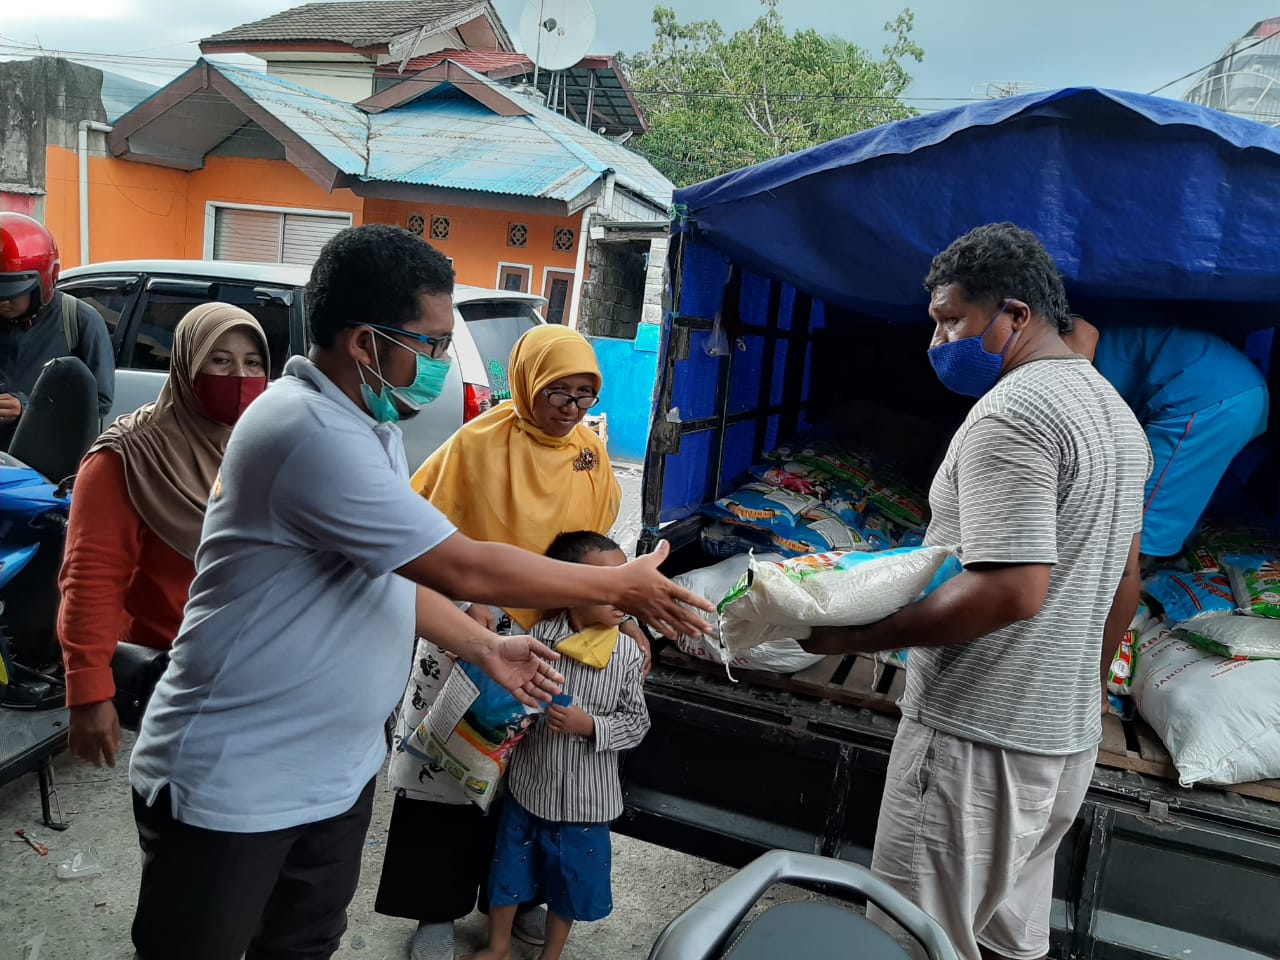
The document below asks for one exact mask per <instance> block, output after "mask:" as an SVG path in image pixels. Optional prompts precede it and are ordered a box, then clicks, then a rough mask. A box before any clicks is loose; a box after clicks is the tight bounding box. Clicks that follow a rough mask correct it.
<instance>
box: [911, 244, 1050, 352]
mask: <svg viewBox="0 0 1280 960" xmlns="http://www.w3.org/2000/svg"><path fill="white" fill-rule="evenodd" d="M950 283H954V284H958V285H959V286H960V287H961V288H962V289H963V290H964V292H965V296H966V297H967V298H968V299H969V300H972V301H974V302H975V303H990V304H991V305H992V307H993V308H994V307H997V306H999V305H1000V304H1001V303H1002V302H1004V301H1005V300H1009V299H1015V300H1021V301H1022V302H1023V303H1025V304H1026V305H1027V306H1029V307H1030V308H1031V311H1032V312H1033V313H1035V314H1037V315H1039V316H1040V318H1041V319H1043V320H1045V321H1046V322H1047V323H1052V324H1053V325H1054V326H1055V327H1057V329H1058V330H1059V332H1062V333H1067V332H1069V331H1070V329H1071V326H1072V323H1071V313H1070V308H1069V307H1068V305H1067V292H1066V290H1065V289H1064V288H1063V286H1062V275H1061V274H1059V273H1058V267H1057V265H1056V264H1055V263H1054V262H1053V258H1052V257H1051V256H1049V251H1047V250H1046V249H1045V248H1044V245H1043V244H1042V243H1041V242H1040V241H1039V239H1037V237H1036V235H1035V234H1034V233H1032V232H1031V231H1029V230H1023V229H1022V228H1021V227H1018V226H1015V225H1014V224H1012V223H989V224H987V225H986V226H984V227H977V228H975V229H973V230H970V231H969V232H968V233H966V234H965V235H964V236H963V237H961V238H960V239H958V240H956V241H954V242H953V243H952V244H951V246H949V247H947V249H945V250H943V251H942V252H941V253H940V254H938V255H937V256H936V257H934V258H933V263H932V264H930V266H929V275H928V276H926V277H925V278H924V286H925V289H926V290H928V291H929V293H931V294H932V293H933V291H934V290H935V289H937V288H938V287H942V286H946V285H947V284H950Z"/></svg>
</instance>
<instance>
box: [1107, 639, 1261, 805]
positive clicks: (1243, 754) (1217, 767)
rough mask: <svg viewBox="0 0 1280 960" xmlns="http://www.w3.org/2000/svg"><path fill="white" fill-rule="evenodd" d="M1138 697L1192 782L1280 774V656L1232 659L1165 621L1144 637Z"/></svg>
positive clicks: (1181, 775) (1181, 773) (1182, 777)
mask: <svg viewBox="0 0 1280 960" xmlns="http://www.w3.org/2000/svg"><path fill="white" fill-rule="evenodd" d="M1197 626H1199V621H1197ZM1133 696H1134V699H1135V700H1136V701H1137V704H1138V712H1139V713H1141V714H1142V716H1143V718H1144V719H1145V720H1146V721H1147V723H1149V724H1151V728H1152V729H1153V730H1155V732H1156V734H1157V735H1158V736H1159V737H1160V739H1161V740H1163V741H1164V745H1165V747H1166V748H1167V749H1168V751H1169V755H1170V756H1171V757H1172V758H1173V763H1174V766H1176V767H1177V768H1178V780H1179V782H1180V783H1181V784H1182V785H1183V786H1184V787H1189V786H1191V785H1192V784H1194V783H1201V782H1204V783H1220V784H1228V783H1249V782H1252V781H1254V780H1268V779H1272V778H1275V777H1280V660H1227V659H1225V658H1223V657H1219V656H1217V655H1216V654H1212V653H1208V652H1206V651H1204V650H1201V649H1200V648H1199V647H1197V646H1196V645H1195V644H1194V643H1192V642H1191V641H1189V640H1187V639H1186V638H1185V637H1183V636H1182V635H1181V634H1180V633H1179V632H1178V631H1176V630H1170V629H1166V628H1165V627H1164V626H1163V624H1159V623H1157V624H1156V625H1155V626H1154V627H1152V628H1151V629H1149V630H1148V631H1147V632H1146V633H1145V634H1143V636H1142V640H1141V641H1140V642H1139V644H1138V658H1137V668H1136V672H1135V674H1134V678H1133Z"/></svg>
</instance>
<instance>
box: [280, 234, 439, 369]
mask: <svg viewBox="0 0 1280 960" xmlns="http://www.w3.org/2000/svg"><path fill="white" fill-rule="evenodd" d="M422 293H426V294H438V293H448V294H452V293H453V267H452V266H450V265H449V260H448V258H447V257H446V256H445V255H444V254H443V253H441V252H440V251H439V250H437V249H436V248H435V247H433V246H431V244H429V243H427V242H426V241H424V240H422V239H421V238H420V237H415V236H414V235H413V234H412V233H410V232H409V231H408V230H403V229H401V228H400V227H393V226H390V225H388V224H383V223H371V224H366V225H364V226H362V227H348V228H347V229H346V230H343V231H342V232H341V233H339V234H336V235H335V236H334V237H333V238H332V239H330V240H329V242H328V243H326V244H325V245H324V248H323V249H322V250H321V251H320V256H319V258H318V259H317V260H316V264H315V266H314V267H312V269H311V279H310V280H309V281H308V282H307V289H306V295H305V296H306V311H307V329H308V330H309V331H310V332H311V342H312V343H314V344H316V345H317V346H319V347H321V348H328V347H332V346H333V344H334V337H335V336H336V335H337V333H338V331H339V330H341V329H342V328H343V327H351V326H356V325H358V324H361V323H382V324H386V325H388V326H392V327H403V326H404V325H405V324H406V323H412V322H413V321H414V319H415V318H416V317H417V316H418V295H419V294H422Z"/></svg>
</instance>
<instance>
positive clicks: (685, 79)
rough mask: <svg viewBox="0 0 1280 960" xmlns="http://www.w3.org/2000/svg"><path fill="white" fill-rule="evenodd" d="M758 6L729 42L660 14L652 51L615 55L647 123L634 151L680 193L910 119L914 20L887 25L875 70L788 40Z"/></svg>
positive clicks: (908, 16)
mask: <svg viewBox="0 0 1280 960" xmlns="http://www.w3.org/2000/svg"><path fill="white" fill-rule="evenodd" d="M761 4H762V5H763V6H764V8H765V10H764V13H763V14H762V15H761V17H760V18H759V19H758V20H756V22H755V23H753V24H752V25H751V26H750V27H747V28H746V29H745V30H739V31H738V32H737V33H735V34H733V35H732V36H726V35H725V32H724V30H723V29H722V28H721V26H720V24H719V23H717V22H716V21H714V20H700V21H694V22H691V23H680V22H679V21H678V20H677V19H676V13H675V11H674V10H672V9H671V8H669V7H662V6H659V7H657V8H655V9H654V11H653V23H654V27H655V28H656V31H655V32H656V36H655V37H654V41H653V46H652V48H651V49H649V50H648V51H646V52H642V53H636V54H631V55H627V54H619V59H620V60H621V62H622V64H623V67H624V69H625V70H626V72H627V75H628V77H629V79H630V82H631V85H632V87H633V88H634V89H635V91H636V96H637V98H638V99H639V101H640V105H641V106H642V107H643V108H644V111H645V113H646V115H647V116H648V118H649V123H650V128H649V131H648V133H646V134H645V135H644V136H643V137H641V138H640V139H638V140H637V141H636V142H635V144H634V146H635V147H636V149H637V150H638V151H639V152H640V153H642V154H644V155H645V156H646V157H648V158H649V160H650V161H651V162H652V163H653V164H654V166H656V167H657V168H658V169H659V170H661V171H662V172H663V173H664V174H666V176H667V177H669V178H670V179H671V180H672V181H673V182H675V183H676V184H680V185H683V184H688V183H696V182H697V181H699V180H705V179H707V178H708V177H714V176H717V175H719V174H722V173H726V172H728V171H730V170H736V169H738V168H739V167H743V166H747V165H749V164H752V163H758V162H760V161H761V160H768V159H770V158H771V157H778V156H782V155H783V154H786V153H791V152H792V151H794V150H801V149H803V148H805V147H809V146H813V145H814V144H818V143H824V142H825V141H827V140H831V139H833V138H835V137H842V136H844V135H846V134H849V133H855V132H856V131H858V130H865V129H867V128H868V127H874V126H876V125H878V124H881V123H887V122H889V121H891V120H900V119H902V118H903V117H910V116H914V115H915V111H914V110H912V109H911V108H910V107H908V106H906V105H905V104H904V103H903V102H902V100H901V95H902V92H903V91H904V90H905V89H906V87H907V84H908V83H910V82H911V77H910V75H909V74H908V73H907V71H906V68H905V67H904V66H903V64H904V62H905V61H907V60H908V59H910V60H915V61H917V62H919V61H920V60H921V59H923V57H924V51H923V50H921V49H920V47H919V46H917V45H916V44H915V43H914V42H913V41H912V39H911V29H912V27H913V25H914V22H915V18H914V15H913V14H912V13H911V11H910V10H909V9H908V10H903V11H902V13H900V14H898V17H897V19H896V20H893V21H892V22H890V23H886V24H885V30H886V31H887V33H888V34H889V42H888V43H887V44H886V45H885V46H884V49H883V59H879V60H877V59H876V58H875V57H874V56H872V55H871V54H870V53H868V52H867V51H866V50H864V49H862V48H861V47H858V46H856V45H855V44H853V43H851V42H849V41H848V40H845V39H843V38H840V37H824V36H822V35H821V34H819V33H818V32H817V31H815V30H800V31H797V32H796V33H794V34H788V33H787V31H786V28H785V27H784V25H783V22H782V14H781V13H779V12H778V5H779V0H761Z"/></svg>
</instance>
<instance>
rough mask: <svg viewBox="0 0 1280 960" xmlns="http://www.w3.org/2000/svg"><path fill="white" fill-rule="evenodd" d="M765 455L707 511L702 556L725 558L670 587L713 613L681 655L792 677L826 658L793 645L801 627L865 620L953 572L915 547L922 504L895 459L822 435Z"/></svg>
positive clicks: (948, 558)
mask: <svg viewBox="0 0 1280 960" xmlns="http://www.w3.org/2000/svg"><path fill="white" fill-rule="evenodd" d="M766 459H767V462H766V463H763V464H760V465H758V466H754V467H752V468H751V469H750V470H749V471H748V474H749V479H748V481H747V482H746V483H745V484H743V485H742V486H741V487H739V488H738V489H736V490H734V491H733V492H732V493H730V494H728V495H726V496H724V497H721V498H720V499H719V500H717V501H715V502H714V503H711V504H707V505H706V506H705V507H703V513H704V514H705V515H706V516H708V517H709V518H710V519H711V521H712V522H711V523H709V524H708V525H707V526H706V527H704V528H703V531H702V546H703V550H704V552H705V553H707V554H708V555H709V556H712V557H722V558H724V559H722V560H721V561H720V562H719V563H717V564H714V565H713V566H710V567H706V568H704V569H701V570H695V571H693V572H691V573H688V574H685V575H684V576H683V577H678V578H677V581H678V582H679V583H681V584H682V585H683V586H686V587H688V588H689V589H691V590H693V591H695V592H696V593H699V594H700V595H702V596H704V597H706V598H708V599H709V600H711V601H713V602H714V603H716V604H717V607H718V612H717V614H716V615H715V616H714V617H710V618H709V619H710V620H711V621H712V623H713V626H714V630H713V633H712V635H711V636H710V637H705V638H682V639H681V640H680V641H679V643H678V645H679V646H680V648H681V649H682V650H683V651H684V652H685V653H688V654H690V655H691V656H695V657H699V658H701V659H705V660H711V661H713V662H716V663H722V664H725V666H726V667H727V668H732V667H741V668H746V669H756V670H771V671H775V672H778V673H794V672H796V671H798V670H803V669H804V668H805V667H807V666H810V665H812V664H814V663H816V662H818V661H819V660H821V659H822V656H821V655H816V654H810V653H806V652H805V651H804V650H803V649H802V648H801V647H800V645H799V644H798V643H796V639H798V638H802V637H803V636H805V635H807V633H806V631H807V629H808V628H812V627H815V626H822V625H832V626H847V625H856V624H862V623H872V622H874V621H876V620H879V619H881V618H883V617H886V616H888V615H889V614H890V613H893V612H894V611H895V610H897V609H899V608H900V607H902V606H904V605H906V604H907V603H910V602H911V601H913V600H915V599H918V598H919V597H920V596H922V595H923V594H924V593H927V592H928V591H929V590H931V589H933V588H934V587H936V586H937V585H938V584H939V583H941V582H942V581H944V580H945V579H946V578H947V577H950V576H953V575H954V574H955V573H957V572H959V569H960V568H959V565H958V563H957V562H956V560H955V557H954V555H953V554H952V552H951V551H950V550H947V549H945V548H941V547H924V546H923V545H922V544H923V540H924V528H925V525H926V524H927V522H928V507H927V506H926V500H925V498H924V496H923V495H922V494H921V493H920V492H919V490H917V489H916V488H915V487H914V486H912V485H911V484H910V483H909V482H907V481H905V480H903V479H902V476H901V474H900V472H899V471H898V470H897V469H895V467H894V466H893V465H892V464H889V463H885V462H878V461H877V459H876V458H875V457H873V456H871V455H870V454H867V453H865V452H861V451H857V450H854V449H851V448H849V447H848V446H847V445H841V444H837V443H834V442H831V441H825V440H814V441H808V442H805V443H801V444H797V445H795V446H793V447H783V448H780V449H778V450H776V451H774V452H773V453H772V454H769V455H768V457H767V458H766ZM748 555H749V556H748Z"/></svg>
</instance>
